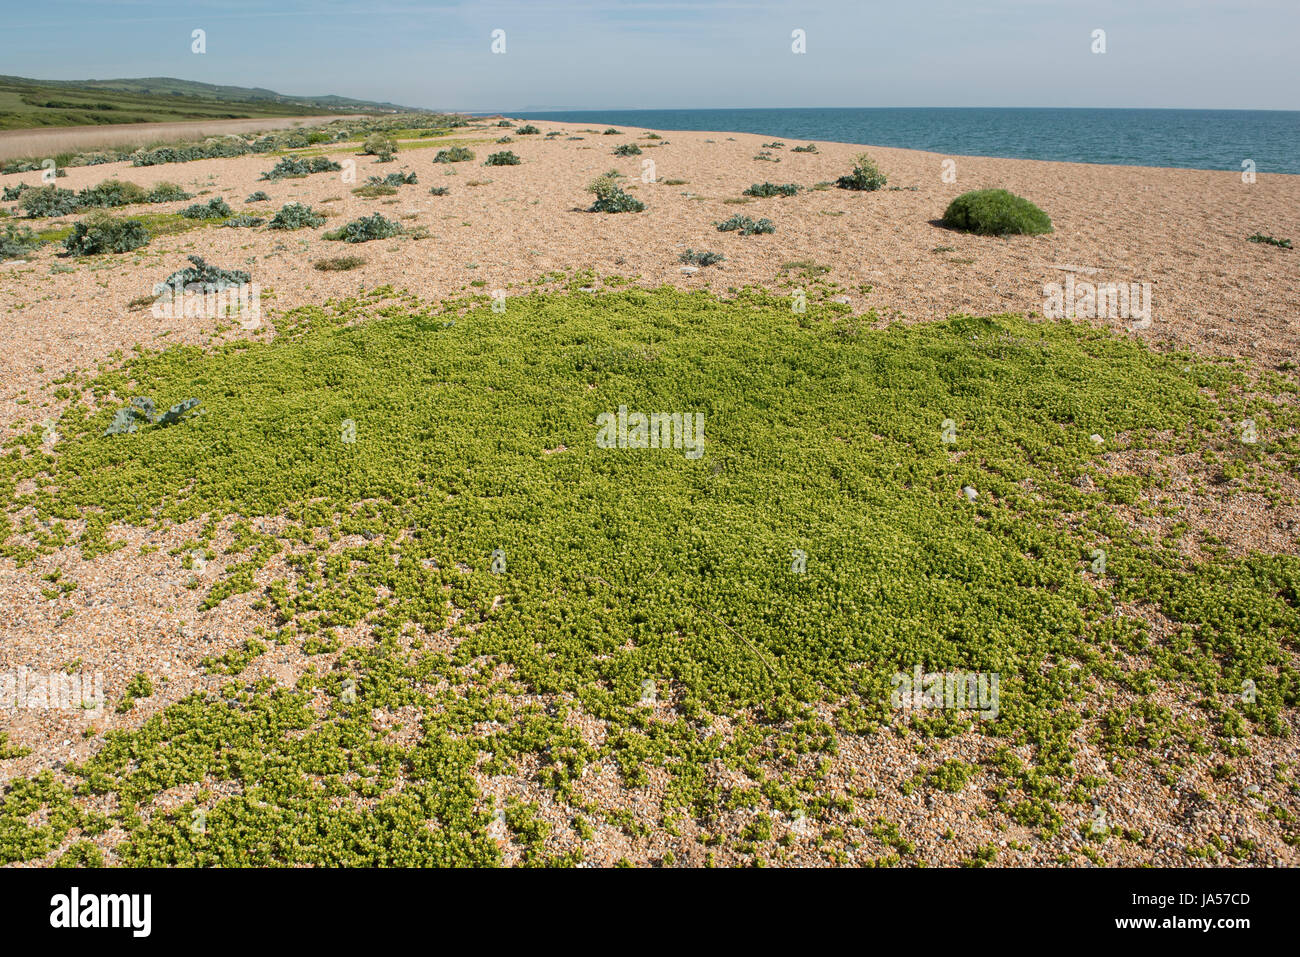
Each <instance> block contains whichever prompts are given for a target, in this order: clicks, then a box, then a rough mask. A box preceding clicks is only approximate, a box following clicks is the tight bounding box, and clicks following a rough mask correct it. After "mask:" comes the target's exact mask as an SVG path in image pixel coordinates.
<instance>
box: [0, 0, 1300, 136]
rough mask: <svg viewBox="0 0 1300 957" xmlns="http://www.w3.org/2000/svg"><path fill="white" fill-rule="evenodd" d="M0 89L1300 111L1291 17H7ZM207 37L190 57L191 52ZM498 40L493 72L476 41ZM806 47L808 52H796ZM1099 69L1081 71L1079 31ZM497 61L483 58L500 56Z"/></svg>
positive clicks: (710, 11)
mask: <svg viewBox="0 0 1300 957" xmlns="http://www.w3.org/2000/svg"><path fill="white" fill-rule="evenodd" d="M4 6H5V8H6V9H5V10H4V13H3V21H2V22H3V23H4V27H5V29H4V30H3V33H0V73H4V74H11V75H18V76H28V77H36V78H39V79H66V80H73V79H110V78H119V77H142V76H171V77H178V78H181V79H186V80H200V81H204V82H209V83H224V84H234V85H239V86H259V87H266V88H270V89H273V90H276V91H278V92H281V93H288V94H296V95H310V94H326V93H337V94H340V95H343V96H352V97H358V98H361V99H369V100H381V101H389V102H394V103H400V104H402V105H406V106H417V107H427V108H432V109H447V110H466V111H497V110H500V111H504V112H510V111H518V112H523V111H526V110H531V111H539V110H547V109H556V110H576V109H691V108H701V109H702V108H746V107H759V108H784V107H805V106H821V107H871V106H894V107H909V106H1049V107H1156V108H1159V107H1168V108H1199V109H1283V110H1295V109H1300V83H1297V82H1296V68H1295V64H1296V55H1295V44H1296V42H1297V39H1298V38H1300V0H1090V2H1082V0H889V2H880V0H810V2H775V0H773V2H768V0H753V2H746V0H680V2H664V0H474V2H468V0H467V2H460V0H442V2H438V0H431V2H414V0H409V2H408V0H374V2H373V3H371V2H367V0H317V2H306V0H273V2H267V3H252V2H247V0H220V2H197V3H191V2H183V0H169V2H157V0H108V2H62V0H42V2H40V3H21V4H19V3H15V2H12V0H9V2H6V3H5V4H4ZM194 30H203V31H205V35H206V52H205V53H202V54H198V53H194V52H192V40H191V36H192V32H193V31H194ZM497 30H501V31H504V48H505V51H504V53H494V52H493V49H492V48H493V32H494V31H497ZM795 30H801V31H803V34H804V37H805V38H806V39H805V48H806V52H805V53H795V52H793V50H792V45H793V44H794V40H793V39H792V33H793V31H795ZM1096 30H1104V31H1105V52H1104V53H1094V52H1093V47H1094V45H1095V43H1096V41H1095V40H1094V36H1093V34H1094V31H1096ZM497 46H498V48H500V43H498V44H497Z"/></svg>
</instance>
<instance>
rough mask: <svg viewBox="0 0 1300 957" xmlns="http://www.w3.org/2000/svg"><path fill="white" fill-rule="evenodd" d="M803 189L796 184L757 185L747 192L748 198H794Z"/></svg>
mask: <svg viewBox="0 0 1300 957" xmlns="http://www.w3.org/2000/svg"><path fill="white" fill-rule="evenodd" d="M800 189H802V187H800V186H796V185H795V184H794V183H781V184H777V183H755V184H754V185H753V186H751V187H749V189H747V190H745V195H746V196H758V197H760V198H766V197H769V196H793V195H795V193H797V192H799V190H800Z"/></svg>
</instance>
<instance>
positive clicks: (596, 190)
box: [587, 173, 645, 213]
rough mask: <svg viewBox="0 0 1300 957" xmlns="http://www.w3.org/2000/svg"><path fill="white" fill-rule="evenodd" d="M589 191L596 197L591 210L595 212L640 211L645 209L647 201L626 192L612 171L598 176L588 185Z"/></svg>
mask: <svg viewBox="0 0 1300 957" xmlns="http://www.w3.org/2000/svg"><path fill="white" fill-rule="evenodd" d="M587 192H589V193H592V194H594V195H595V197H596V202H595V203H593V204H592V206H591V210H590V211H591V212H593V213H639V212H641V211H642V210H643V209H645V203H643V202H641V201H640V200H639V199H637V198H636V197H635V196H629V195H628V194H627V193H626V192H624V190H623V188H622V187H620V186H619V185H618V180H617V179H616V178H615V177H614V176H613V175H612V174H610V173H606V174H604V175H603V176H598V177H596V179H594V180H593V181H592V182H591V185H589V186H588V187H587Z"/></svg>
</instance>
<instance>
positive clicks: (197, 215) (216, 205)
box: [180, 196, 233, 219]
mask: <svg viewBox="0 0 1300 957" xmlns="http://www.w3.org/2000/svg"><path fill="white" fill-rule="evenodd" d="M232 213H233V210H232V209H231V208H230V204H229V203H227V202H226V201H225V200H224V199H222V198H221V197H220V196H214V197H212V198H211V199H210V200H208V201H207V202H206V203H195V204H194V205H193V206H186V207H185V208H184V209H182V210H181V211H180V215H182V216H184V217H185V218H186V219H224V218H225V217H227V216H229V215H231V214H232Z"/></svg>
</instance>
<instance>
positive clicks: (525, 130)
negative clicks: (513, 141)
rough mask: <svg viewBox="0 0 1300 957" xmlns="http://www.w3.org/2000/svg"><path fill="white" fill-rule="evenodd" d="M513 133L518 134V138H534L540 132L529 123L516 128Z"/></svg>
mask: <svg viewBox="0 0 1300 957" xmlns="http://www.w3.org/2000/svg"><path fill="white" fill-rule="evenodd" d="M515 132H516V133H518V134H519V135H520V136H535V135H536V134H538V133H540V132H541V130H539V129H538V128H537V127H535V126H533V124H531V123H525V124H524V125H523V126H520V127H518V128H517V129H516V130H515Z"/></svg>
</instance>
